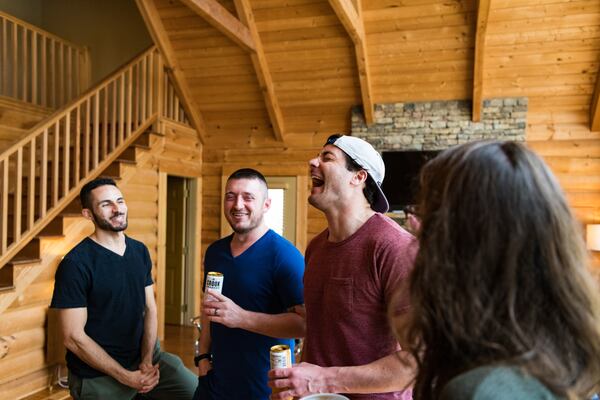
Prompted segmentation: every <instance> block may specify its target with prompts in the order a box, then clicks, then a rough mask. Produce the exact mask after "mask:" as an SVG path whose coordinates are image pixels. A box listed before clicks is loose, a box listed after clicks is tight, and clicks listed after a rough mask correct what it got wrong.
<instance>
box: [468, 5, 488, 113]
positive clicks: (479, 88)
mask: <svg viewBox="0 0 600 400" xmlns="http://www.w3.org/2000/svg"><path fill="white" fill-rule="evenodd" d="M491 1H492V0H479V5H478V7H477V27H476V33H475V62H474V69H473V106H472V108H473V115H472V119H473V121H474V122H479V121H481V109H482V107H483V89H484V71H485V40H486V34H487V27H488V19H489V16H490V3H491Z"/></svg>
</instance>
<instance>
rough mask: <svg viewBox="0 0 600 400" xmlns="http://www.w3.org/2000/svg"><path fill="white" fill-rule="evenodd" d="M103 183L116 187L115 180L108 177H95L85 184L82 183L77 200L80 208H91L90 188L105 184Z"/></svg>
mask: <svg viewBox="0 0 600 400" xmlns="http://www.w3.org/2000/svg"><path fill="white" fill-rule="evenodd" d="M105 185H112V186H114V187H117V184H116V183H115V181H114V180H113V179H110V178H96V179H94V180H92V181H90V182H88V183H86V184H85V185H83V187H82V188H81V191H80V192H79V201H81V208H87V209H90V210H91V209H92V204H91V202H92V199H91V194H92V190H94V189H96V188H97V187H100V186H105Z"/></svg>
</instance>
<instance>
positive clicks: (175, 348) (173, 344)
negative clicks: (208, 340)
mask: <svg viewBox="0 0 600 400" xmlns="http://www.w3.org/2000/svg"><path fill="white" fill-rule="evenodd" d="M196 332H197V331H196V328H193V327H187V326H178V325H166V326H165V340H164V341H163V342H162V343H161V345H162V350H163V351H168V352H169V353H173V354H177V355H178V356H179V357H180V358H181V360H182V361H183V363H184V364H185V366H186V367H188V368H189V369H191V370H192V372H194V373H197V370H196V367H194V341H195V340H196V336H197V333H196ZM67 399H71V396H69V391H68V390H67V389H62V388H60V387H58V386H56V387H53V388H48V389H46V390H44V391H42V392H38V393H36V394H34V395H32V396H28V397H25V398H24V399H22V400H67Z"/></svg>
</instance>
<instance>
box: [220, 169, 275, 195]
mask: <svg viewBox="0 0 600 400" xmlns="http://www.w3.org/2000/svg"><path fill="white" fill-rule="evenodd" d="M237 179H255V180H257V181H259V182H262V183H263V185H264V192H263V194H264V196H265V199H266V198H267V197H268V196H269V185H268V184H267V180H266V179H265V176H264V175H263V174H261V173H260V172H258V171H257V170H255V169H252V168H241V169H238V170H237V171H235V172H234V173H232V174H231V175H229V178H227V182H229V181H231V180H237Z"/></svg>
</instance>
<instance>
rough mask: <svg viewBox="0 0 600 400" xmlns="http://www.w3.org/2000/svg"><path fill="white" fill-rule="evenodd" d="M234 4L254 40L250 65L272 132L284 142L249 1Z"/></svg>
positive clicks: (268, 74) (272, 87)
mask: <svg viewBox="0 0 600 400" xmlns="http://www.w3.org/2000/svg"><path fill="white" fill-rule="evenodd" d="M234 3H235V8H236V11H237V14H238V16H239V18H240V20H241V21H242V23H243V24H245V25H246V26H247V27H248V29H249V30H250V34H251V35H252V39H253V40H254V45H255V47H256V52H255V53H252V54H251V55H250V57H251V58H252V64H253V65H254V70H255V71H256V76H257V78H258V84H259V85H260V90H261V91H262V93H263V96H264V98H265V104H266V106H267V112H268V113H269V118H270V120H271V124H272V125H273V132H274V133H275V137H276V138H277V140H279V141H282V142H284V141H285V126H284V121H283V114H282V112H281V109H280V108H279V102H278V101H277V96H276V95H275V87H274V85H273V79H272V78H271V72H270V71H269V65H268V64H267V58H266V57H265V52H264V50H263V47H262V42H261V40H260V37H259V35H258V29H257V28H256V23H255V22H254V13H253V12H252V7H251V5H250V1H249V0H234Z"/></svg>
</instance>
